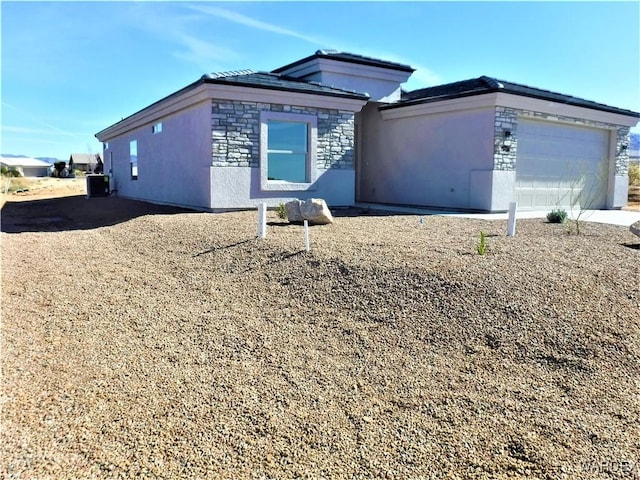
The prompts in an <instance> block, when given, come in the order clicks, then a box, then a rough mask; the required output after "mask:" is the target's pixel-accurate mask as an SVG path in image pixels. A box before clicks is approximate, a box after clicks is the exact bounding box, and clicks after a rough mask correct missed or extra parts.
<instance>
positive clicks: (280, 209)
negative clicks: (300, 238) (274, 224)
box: [276, 203, 287, 220]
mask: <svg viewBox="0 0 640 480" xmlns="http://www.w3.org/2000/svg"><path fill="white" fill-rule="evenodd" d="M276 213H277V214H278V218H281V219H282V220H286V219H287V209H286V208H285V206H284V203H280V204H279V205H278V206H277V207H276Z"/></svg>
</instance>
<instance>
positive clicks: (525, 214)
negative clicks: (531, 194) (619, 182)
mask: <svg viewBox="0 0 640 480" xmlns="http://www.w3.org/2000/svg"><path fill="white" fill-rule="evenodd" d="M356 207H360V208H370V209H372V210H383V211H387V212H398V213H404V214H409V215H441V216H447V217H460V218H477V219H480V220H506V219H507V217H508V213H507V212H504V213H461V212H452V211H446V210H434V209H429V208H418V207H402V206H398V205H382V204H378V203H356ZM547 213H549V211H548V210H547V211H544V212H542V211H540V212H536V211H518V212H517V213H516V220H518V219H524V218H546V217H547ZM567 213H568V214H569V218H570V219H574V218H576V216H577V215H578V214H579V213H580V212H579V211H574V212H572V211H570V210H567ZM580 221H585V222H595V223H608V224H610V225H622V226H625V227H628V226H629V225H631V224H633V223H635V222H637V221H640V212H633V211H630V210H586V211H584V212H583V213H582V215H581V216H580Z"/></svg>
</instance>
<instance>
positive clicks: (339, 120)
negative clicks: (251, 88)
mask: <svg viewBox="0 0 640 480" xmlns="http://www.w3.org/2000/svg"><path fill="white" fill-rule="evenodd" d="M261 111H271V112H287V113H298V114H304V115H314V116H316V118H317V126H318V136H317V148H316V152H317V158H316V167H317V168H319V169H329V168H341V169H353V168H354V154H353V150H354V148H353V147H354V113H353V112H345V111H339V110H329V109H321V108H310V107H296V106H290V105H278V104H270V103H256V102H233V101H226V100H213V102H212V105H211V139H212V163H211V165H212V166H214V167H259V166H260V112H261Z"/></svg>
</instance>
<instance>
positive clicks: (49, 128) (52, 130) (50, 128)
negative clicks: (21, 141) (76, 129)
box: [2, 102, 82, 138]
mask: <svg viewBox="0 0 640 480" xmlns="http://www.w3.org/2000/svg"><path fill="white" fill-rule="evenodd" d="M2 106H3V107H7V108H9V109H11V110H13V111H15V112H18V113H19V114H21V115H22V116H24V117H26V118H28V119H29V120H30V121H31V122H33V123H35V124H38V125H41V126H43V127H45V128H46V130H33V132H17V131H14V133H40V134H47V135H65V136H68V137H76V138H81V137H82V136H81V135H79V134H77V133H73V132H69V131H66V130H62V129H61V128H58V127H56V126H54V125H51V124H49V123H47V122H44V121H42V120H40V119H38V118H37V117H36V116H35V115H31V114H30V113H28V112H25V111H24V110H22V109H20V108H18V107H15V106H13V105H11V104H8V103H6V102H2ZM12 128H13V129H20V128H22V127H11V126H9V127H7V126H4V125H3V126H2V130H4V131H8V132H10V131H12V130H10V129H12ZM23 130H30V129H27V128H25V129H23Z"/></svg>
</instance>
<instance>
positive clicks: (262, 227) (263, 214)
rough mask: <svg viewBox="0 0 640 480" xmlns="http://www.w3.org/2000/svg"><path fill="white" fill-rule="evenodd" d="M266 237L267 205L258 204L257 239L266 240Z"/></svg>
mask: <svg viewBox="0 0 640 480" xmlns="http://www.w3.org/2000/svg"><path fill="white" fill-rule="evenodd" d="M266 236H267V204H266V203H264V202H260V203H259V204H258V238H266Z"/></svg>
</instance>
